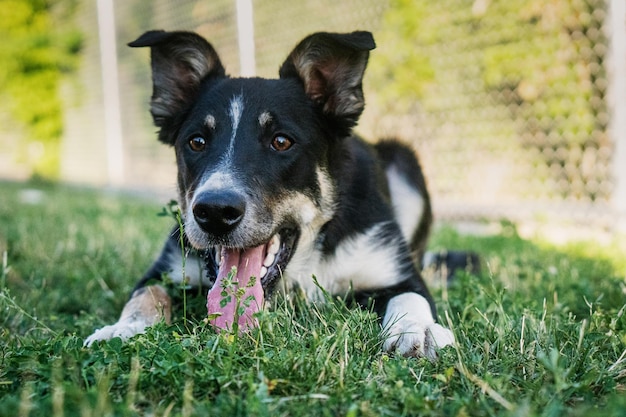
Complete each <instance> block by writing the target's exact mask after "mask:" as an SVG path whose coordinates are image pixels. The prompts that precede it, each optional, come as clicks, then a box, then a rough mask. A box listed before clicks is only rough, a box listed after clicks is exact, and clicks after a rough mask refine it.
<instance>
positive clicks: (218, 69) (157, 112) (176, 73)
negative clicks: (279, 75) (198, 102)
mask: <svg viewBox="0 0 626 417" xmlns="http://www.w3.org/2000/svg"><path fill="white" fill-rule="evenodd" d="M128 46H131V47H145V46H149V47H150V52H151V57H152V58H151V60H152V88H153V89H152V101H151V103H150V112H151V113H152V118H153V119H154V124H155V125H157V126H158V127H163V125H164V124H165V123H166V121H167V120H168V119H169V118H171V117H172V116H174V115H175V114H177V113H178V112H179V111H181V110H183V109H184V108H185V107H186V106H187V105H188V104H189V103H190V102H191V101H192V100H193V99H194V98H195V96H196V94H197V93H198V89H199V86H200V82H201V81H202V80H203V79H205V78H208V77H224V76H225V71H224V67H223V65H222V63H221V62H220V59H219V57H218V55H217V52H215V49H213V47H212V46H211V44H209V43H208V42H207V41H206V40H205V39H204V38H202V37H201V36H199V35H197V34H195V33H192V32H165V31H162V30H153V31H149V32H146V33H144V34H143V35H141V36H140V37H139V38H137V40H135V41H133V42H131V43H129V44H128Z"/></svg>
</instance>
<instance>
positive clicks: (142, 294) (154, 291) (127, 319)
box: [84, 285, 172, 346]
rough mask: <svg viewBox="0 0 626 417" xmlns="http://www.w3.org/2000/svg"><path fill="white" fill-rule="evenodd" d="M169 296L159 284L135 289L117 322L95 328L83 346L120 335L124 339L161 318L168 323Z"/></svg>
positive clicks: (170, 309)
mask: <svg viewBox="0 0 626 417" xmlns="http://www.w3.org/2000/svg"><path fill="white" fill-rule="evenodd" d="M171 305H172V302H171V299H170V296H169V295H168V294H167V291H165V288H163V287H162V286H160V285H151V286H148V287H144V288H140V289H138V290H136V291H135V292H134V293H133V295H132V296H131V298H130V300H128V302H127V303H126V305H125V306H124V309H123V310H122V314H121V316H120V319H119V320H118V321H117V323H115V324H112V325H110V326H104V327H103V328H101V329H98V330H96V331H95V332H94V333H93V334H92V335H91V336H89V337H88V338H87V339H85V343H84V345H85V346H91V345H92V344H93V343H94V342H95V341H97V340H108V339H112V338H114V337H120V338H121V339H122V340H126V339H128V338H130V337H133V336H135V335H137V334H140V333H144V332H145V330H146V327H148V326H152V325H153V324H156V323H158V322H159V321H161V320H165V322H166V323H168V324H169V322H170V320H171V317H172V307H171Z"/></svg>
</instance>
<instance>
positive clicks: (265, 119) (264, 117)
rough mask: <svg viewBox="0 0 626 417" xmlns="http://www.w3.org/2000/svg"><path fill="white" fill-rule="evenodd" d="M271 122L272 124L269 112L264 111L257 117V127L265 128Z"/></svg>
mask: <svg viewBox="0 0 626 417" xmlns="http://www.w3.org/2000/svg"><path fill="white" fill-rule="evenodd" d="M271 122H272V115H271V114H270V113H269V112H267V111H264V112H263V113H261V114H260V115H259V126H261V127H265V126H267V125H268V124H269V123H271Z"/></svg>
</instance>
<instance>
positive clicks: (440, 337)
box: [383, 320, 454, 360]
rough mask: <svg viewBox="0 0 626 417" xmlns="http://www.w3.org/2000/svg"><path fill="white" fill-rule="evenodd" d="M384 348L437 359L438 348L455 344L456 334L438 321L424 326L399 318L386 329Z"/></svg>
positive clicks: (388, 350) (405, 354)
mask: <svg viewBox="0 0 626 417" xmlns="http://www.w3.org/2000/svg"><path fill="white" fill-rule="evenodd" d="M386 331H387V334H388V336H387V339H385V342H384V344H383V349H384V350H385V351H387V352H397V353H399V354H401V355H403V356H415V357H422V356H424V357H426V358H428V359H431V360H435V359H437V350H438V349H441V348H443V347H445V346H450V345H452V344H454V335H453V334H452V332H451V331H450V330H448V329H446V328H445V327H443V326H441V325H440V324H437V323H432V324H430V325H427V326H424V325H423V323H420V322H419V321H415V320H399V321H398V322H396V323H395V324H394V325H392V326H391V327H389V328H388V329H386Z"/></svg>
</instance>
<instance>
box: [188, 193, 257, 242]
mask: <svg viewBox="0 0 626 417" xmlns="http://www.w3.org/2000/svg"><path fill="white" fill-rule="evenodd" d="M192 211H193V216H194V218H195V219H196V222H197V223H198V225H199V226H200V227H201V228H202V230H204V231H205V232H207V233H211V234H214V235H223V234H225V233H228V232H230V231H232V230H233V229H234V228H235V227H236V226H237V225H238V224H239V223H240V222H241V219H243V215H244V214H245V212H246V201H245V199H244V198H243V197H242V196H241V195H240V194H237V193H235V192H232V191H205V192H203V193H201V194H200V195H198V196H197V197H196V199H195V201H194V203H193V208H192Z"/></svg>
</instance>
